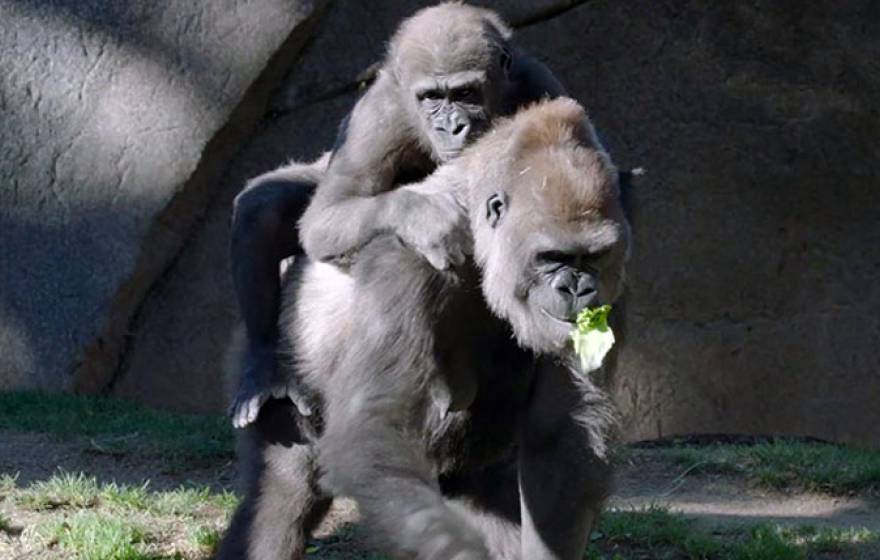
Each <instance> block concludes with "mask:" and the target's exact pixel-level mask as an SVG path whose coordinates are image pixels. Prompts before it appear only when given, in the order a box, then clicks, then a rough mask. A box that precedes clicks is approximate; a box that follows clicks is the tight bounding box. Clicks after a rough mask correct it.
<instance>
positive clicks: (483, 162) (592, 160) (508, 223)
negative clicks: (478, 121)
mask: <svg viewBox="0 0 880 560" xmlns="http://www.w3.org/2000/svg"><path fill="white" fill-rule="evenodd" d="M487 156H488V157H487ZM462 164H463V165H466V166H467V167H468V172H467V175H466V176H467V177H468V183H469V184H468V186H467V188H466V191H465V192H467V193H468V196H469V201H468V208H470V210H471V217H470V218H471V227H472V230H473V233H474V252H475V255H476V259H477V263H478V264H479V266H480V268H481V270H482V273H483V292H484V294H485V297H486V299H487V301H488V302H489V305H490V307H491V308H492V310H493V311H494V312H495V313H496V314H497V315H499V316H500V317H502V318H504V319H506V320H508V321H509V322H510V323H511V325H512V326H513V329H514V331H515V333H516V336H517V339H518V340H519V342H520V344H522V345H523V346H524V347H527V348H530V349H532V350H535V351H538V352H547V353H554V354H559V353H560V352H562V351H563V350H564V349H565V348H566V347H567V344H568V341H569V333H570V332H571V330H572V329H573V328H574V323H573V322H574V319H575V316H576V315H577V313H578V312H579V311H581V310H582V309H584V308H586V307H595V306H598V305H601V304H605V303H611V302H613V301H614V300H615V299H616V298H617V297H618V296H619V294H620V292H621V290H622V287H623V275H624V270H623V265H624V262H625V261H626V259H627V256H628V252H629V238H630V234H629V225H628V223H627V222H626V219H625V217H624V214H623V211H622V208H621V205H620V199H619V195H620V192H619V185H618V173H617V169H616V168H615V167H614V165H613V164H612V163H611V160H610V158H609V156H608V154H607V153H606V152H605V151H604V149H603V148H602V146H601V145H600V144H599V142H598V140H597V138H596V136H595V132H594V131H593V127H592V125H591V124H590V121H589V119H588V118H587V117H586V114H585V113H584V110H583V108H582V107H581V106H580V105H578V104H577V103H576V102H574V101H573V100H571V99H556V100H554V101H545V102H542V103H539V104H537V105H533V106H532V107H530V108H528V109H525V110H523V111H521V112H520V113H518V114H517V115H516V116H515V117H514V118H512V119H509V120H505V121H504V122H501V123H500V124H499V125H498V126H497V127H496V128H495V129H494V130H493V131H492V132H491V133H489V134H488V135H486V136H485V137H484V138H483V139H482V140H480V141H479V142H477V143H476V144H475V145H474V146H473V148H472V149H469V150H468V151H467V152H466V154H465V155H463V161H462Z"/></svg>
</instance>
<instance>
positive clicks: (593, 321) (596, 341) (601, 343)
mask: <svg viewBox="0 0 880 560" xmlns="http://www.w3.org/2000/svg"><path fill="white" fill-rule="evenodd" d="M609 313H611V306H610V305H602V306H600V307H596V308H595V309H589V308H587V309H584V310H583V311H581V312H580V313H578V316H577V327H576V328H575V330H573V331H572V332H571V340H572V342H574V351H575V353H577V355H578V357H579V358H580V362H581V371H583V372H584V373H590V372H591V371H595V370H597V369H599V368H600V367H602V360H604V359H605V356H606V355H607V354H608V351H609V350H611V347H612V346H614V332H613V331H612V330H611V327H609V326H608V314H609Z"/></svg>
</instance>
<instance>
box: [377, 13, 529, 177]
mask: <svg viewBox="0 0 880 560" xmlns="http://www.w3.org/2000/svg"><path fill="white" fill-rule="evenodd" d="M510 35H511V31H510V29H509V28H508V27H507V25H505V24H504V22H503V21H502V20H501V18H500V17H499V16H498V15H497V14H495V13H494V12H492V11H489V10H485V9H482V8H476V7H473V6H465V5H463V4H459V3H454V2H452V3H444V4H440V5H438V6H433V7H430V8H425V9H423V10H420V11H419V12H417V13H416V14H415V15H414V16H412V17H411V18H410V19H408V20H406V21H404V22H403V24H402V25H401V26H400V29H399V30H398V32H397V34H396V35H395V36H394V37H393V38H392V40H391V43H390V47H389V53H388V67H389V68H390V69H391V72H392V75H393V76H394V78H395V80H396V81H397V84H398V87H399V90H400V100H399V102H400V103H402V104H404V106H406V107H407V108H408V110H409V112H410V114H411V116H412V120H411V122H412V123H413V126H417V127H418V130H417V131H416V132H417V133H418V136H419V137H420V138H421V139H422V142H423V144H424V145H425V147H426V148H428V149H429V151H430V153H432V154H433V155H434V157H435V159H436V160H437V161H448V160H450V159H452V158H454V157H456V156H458V155H459V154H460V153H461V151H462V149H463V148H464V147H465V146H466V145H467V143H468V142H469V141H470V140H473V139H474V138H476V137H477V136H478V135H480V134H482V133H483V132H485V130H486V129H487V128H488V125H489V121H490V119H491V118H492V117H493V116H494V115H497V114H498V113H499V112H500V109H501V103H502V99H503V94H504V91H505V89H506V88H507V86H508V75H509V71H510V65H511V62H512V61H511V51H510V49H509V47H508V44H507V39H508V38H509V37H510Z"/></svg>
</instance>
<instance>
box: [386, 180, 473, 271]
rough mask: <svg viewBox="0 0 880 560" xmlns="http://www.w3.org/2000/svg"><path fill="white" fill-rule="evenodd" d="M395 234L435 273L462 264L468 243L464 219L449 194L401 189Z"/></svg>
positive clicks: (466, 225) (460, 209) (466, 217)
mask: <svg viewBox="0 0 880 560" xmlns="http://www.w3.org/2000/svg"><path fill="white" fill-rule="evenodd" d="M398 194H399V195H400V196H401V198H402V199H403V200H402V202H403V204H402V205H401V207H400V208H401V209H400V211H399V213H398V215H397V216H395V219H396V222H395V223H394V228H395V232H396V233H397V235H399V236H400V238H401V239H402V240H403V241H404V242H405V243H406V244H407V245H409V246H411V247H412V248H413V249H415V250H416V251H418V252H419V253H421V254H422V255H424V256H425V258H426V259H428V262H430V263H431V266H433V267H434V268H436V269H437V270H446V269H447V268H449V267H450V266H451V265H460V264H462V263H464V260H465V253H466V252H467V251H468V247H469V244H470V235H469V228H468V216H467V213H466V212H465V211H464V209H463V208H462V207H461V206H459V204H458V202H457V201H456V200H455V197H454V196H453V195H452V193H449V192H435V193H430V194H424V193H419V192H413V191H406V190H401V191H400V192H399V193H398Z"/></svg>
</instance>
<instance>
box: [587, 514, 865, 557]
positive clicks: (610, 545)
mask: <svg viewBox="0 0 880 560" xmlns="http://www.w3.org/2000/svg"><path fill="white" fill-rule="evenodd" d="M866 545H870V546H874V545H880V535H878V534H877V533H874V532H871V531H868V530H867V529H841V528H833V527H823V528H816V527H814V526H811V525H804V526H802V527H795V528H788V527H781V526H778V525H775V524H771V523H760V524H756V525H753V526H751V527H743V528H737V529H727V530H725V531H715V532H709V531H706V530H703V529H699V528H697V527H695V526H694V524H693V523H691V522H690V521H688V520H687V519H685V518H684V517H683V516H680V515H677V514H674V513H671V512H669V511H668V510H666V509H664V508H660V507H656V506H654V507H649V508H646V509H641V510H631V511H609V512H606V513H605V514H603V517H602V520H601V522H600V525H599V529H598V531H596V532H595V533H594V534H593V538H592V544H591V545H590V549H589V550H588V552H587V555H586V558H587V559H588V560H616V559H626V558H652V559H657V560H662V559H665V558H668V559H680V558H684V559H688V560H704V559H705V560H806V559H808V558H813V557H815V556H816V555H817V554H820V553H828V552H836V553H845V552H853V553H857V552H858V547H860V546H866ZM847 557H849V556H847ZM865 557H866V558H867V556H865Z"/></svg>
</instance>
